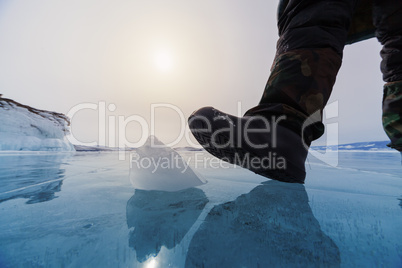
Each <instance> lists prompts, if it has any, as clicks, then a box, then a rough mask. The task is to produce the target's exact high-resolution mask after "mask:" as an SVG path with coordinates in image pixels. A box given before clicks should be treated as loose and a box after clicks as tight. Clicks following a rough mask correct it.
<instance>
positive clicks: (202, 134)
mask: <svg viewBox="0 0 402 268" xmlns="http://www.w3.org/2000/svg"><path fill="white" fill-rule="evenodd" d="M355 2H356V1H355V0H325V1H315V0H314V1H313V0H298V1H296V0H290V1H282V5H281V6H280V9H281V10H282V12H281V15H280V17H279V18H278V27H279V35H280V37H279V40H278V44H277V53H276V58H275V61H274V65H273V69H272V72H271V75H270V77H269V79H268V83H267V86H266V88H265V91H264V95H263V97H262V99H261V101H260V104H259V105H258V106H257V107H254V108H253V109H250V110H249V111H248V112H247V113H246V114H245V116H244V117H243V118H237V117H235V116H231V115H228V114H226V113H223V112H220V111H218V110H216V109H214V108H212V107H204V108H202V109H200V110H198V111H196V112H194V113H193V114H192V115H191V116H190V118H189V126H190V129H191V131H192V132H193V134H194V136H195V137H196V139H197V140H198V141H199V142H200V144H201V145H203V147H204V148H205V149H206V150H207V151H208V152H210V153H211V154H213V155H215V156H217V157H218V158H221V159H223V160H225V161H228V162H230V163H235V164H240V165H241V166H243V167H245V168H248V169H250V170H252V171H254V172H256V173H258V174H261V175H263V176H265V177H268V178H272V179H277V180H281V181H286V182H299V183H303V182H304V179H305V166H304V163H305V160H306V157H307V149H308V146H309V145H310V143H311V141H312V140H313V139H316V138H318V137H319V136H321V135H322V133H323V131H324V129H323V125H322V123H321V120H320V119H321V111H322V109H323V108H324V106H325V104H326V103H327V101H328V98H329V96H330V93H331V90H332V87H333V84H334V82H335V78H336V74H337V72H338V69H339V68H340V65H341V61H342V51H343V47H344V45H345V42H346V37H347V33H348V29H349V25H350V23H351V20H352V17H353V10H354V7H355ZM316 111H318V115H319V116H318V119H315V121H316V123H315V124H310V127H308V128H307V130H305V131H304V132H302V130H303V125H304V124H305V123H306V122H308V119H310V120H311V118H312V115H313V114H314V115H316V113H315V112H316ZM248 130H250V131H249V132H248V133H246V132H247V131H248ZM256 130H259V131H256ZM262 130H266V131H265V132H264V131H262ZM257 132H258V133H257ZM302 136H304V138H305V140H304V141H305V143H304V142H303V140H302V138H301V137H302ZM261 145H263V146H261ZM253 160H256V161H255V162H256V163H257V166H255V165H253V163H254V162H253ZM258 161H261V162H262V163H263V164H264V163H265V165H261V163H260V162H258ZM264 161H265V162H264ZM239 162H240V163H239ZM258 163H259V165H258ZM278 163H279V164H278ZM283 163H284V164H283ZM267 164H268V165H267Z"/></svg>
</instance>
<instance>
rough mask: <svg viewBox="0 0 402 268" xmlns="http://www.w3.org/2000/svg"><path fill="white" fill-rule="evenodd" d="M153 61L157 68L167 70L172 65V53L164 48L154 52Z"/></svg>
mask: <svg viewBox="0 0 402 268" xmlns="http://www.w3.org/2000/svg"><path fill="white" fill-rule="evenodd" d="M154 62H155V65H156V67H157V68H158V70H160V71H163V72H166V71H169V70H171V69H172V67H173V60H172V55H171V53H169V52H168V51H166V50H161V51H158V52H157V53H155V55H154Z"/></svg>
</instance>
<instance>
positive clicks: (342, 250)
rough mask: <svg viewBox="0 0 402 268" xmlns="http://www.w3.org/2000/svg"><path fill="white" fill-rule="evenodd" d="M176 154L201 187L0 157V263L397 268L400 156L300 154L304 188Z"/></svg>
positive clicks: (92, 158)
mask: <svg viewBox="0 0 402 268" xmlns="http://www.w3.org/2000/svg"><path fill="white" fill-rule="evenodd" d="M180 154H181V155H182V156H183V157H184V159H186V160H188V161H189V162H190V165H191V166H192V168H193V170H195V171H196V172H197V173H199V174H201V176H202V177H203V178H204V179H206V180H207V183H205V184H201V185H198V186H196V187H191V188H187V189H183V190H179V191H174V192H166V191H157V190H135V189H134V187H133V184H132V183H131V182H130V178H129V176H130V175H129V174H130V173H129V167H130V158H129V157H128V155H127V156H126V157H125V160H119V157H118V155H117V153H116V152H76V153H46V152H41V153H6V152H2V153H1V154H0V215H1V217H0V267H149V268H151V267H311V266H314V267H317V266H324V267H402V228H401V226H402V201H401V198H402V174H401V173H402V172H401V165H400V155H399V154H398V153H390V152H384V153H381V152H339V164H338V166H337V167H332V166H329V165H327V164H325V163H323V162H321V161H319V160H317V159H316V158H314V157H312V156H310V157H309V161H308V163H307V164H306V169H307V171H308V175H307V178H306V183H305V185H300V184H286V183H280V182H276V181H272V180H267V179H265V178H263V177H261V176H258V175H255V174H253V173H251V172H249V171H247V170H244V169H241V168H233V167H230V166H228V165H226V166H225V165H224V166H220V167H219V168H215V167H216V164H215V166H213V165H212V164H211V163H212V162H211V163H209V164H210V165H209V166H208V165H207V166H205V167H204V166H203V164H202V161H201V162H200V161H199V159H204V160H205V159H209V160H208V161H213V160H212V157H211V156H209V155H208V154H207V153H205V152H197V151H195V152H185V151H184V152H180ZM331 157H335V154H334V155H333V156H331ZM157 175H158V178H157V180H156V181H158V183H160V176H163V174H161V173H157ZM169 176H172V174H170V175H169ZM149 180H151V181H152V177H150V178H149Z"/></svg>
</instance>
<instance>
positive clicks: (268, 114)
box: [245, 103, 324, 145]
mask: <svg viewBox="0 0 402 268" xmlns="http://www.w3.org/2000/svg"><path fill="white" fill-rule="evenodd" d="M253 115H254V116H255V115H259V116H264V117H265V118H267V119H268V120H270V119H271V118H272V116H274V117H277V118H278V117H280V116H283V115H284V116H286V118H285V119H284V120H280V121H279V122H278V124H279V125H281V126H284V127H286V128H288V129H290V130H292V131H293V132H295V133H296V134H298V135H300V136H303V137H304V141H305V143H306V144H308V145H310V144H311V142H312V141H313V140H316V139H318V138H319V137H321V136H322V135H323V134H324V125H323V124H322V122H321V121H316V122H314V123H313V124H309V125H308V126H307V127H306V128H303V126H304V123H305V122H306V120H307V119H308V118H309V117H308V115H306V114H304V113H302V112H301V111H298V110H296V109H295V108H293V107H291V106H289V105H286V104H283V103H265V104H260V105H258V106H256V107H254V108H252V109H250V110H248V111H247V112H246V113H245V116H253Z"/></svg>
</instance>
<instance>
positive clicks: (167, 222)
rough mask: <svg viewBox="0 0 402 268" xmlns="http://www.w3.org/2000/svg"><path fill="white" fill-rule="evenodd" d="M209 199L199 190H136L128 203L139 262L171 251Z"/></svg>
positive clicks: (131, 238)
mask: <svg viewBox="0 0 402 268" xmlns="http://www.w3.org/2000/svg"><path fill="white" fill-rule="evenodd" d="M207 203H208V199H207V197H206V196H205V194H204V192H203V191H202V190H200V189H196V188H190V189H186V190H181V191H178V192H163V191H143V190H136V191H135V194H134V195H133V196H132V197H131V198H130V200H129V201H128V202H127V225H128V228H132V227H134V230H132V231H131V232H130V238H129V246H130V247H131V248H133V249H134V250H135V251H136V254H137V260H138V261H140V262H144V261H146V260H147V259H148V258H149V257H152V256H154V257H155V256H157V255H158V253H159V251H160V249H161V247H162V246H165V247H166V248H168V249H172V248H173V247H175V246H176V245H177V244H179V243H180V241H181V240H182V239H183V237H184V236H185V235H186V233H187V232H188V230H189V229H190V228H191V226H192V225H193V224H194V222H195V221H196V219H197V218H198V217H199V215H200V214H201V211H202V210H203V209H204V207H205V205H206V204H207Z"/></svg>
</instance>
